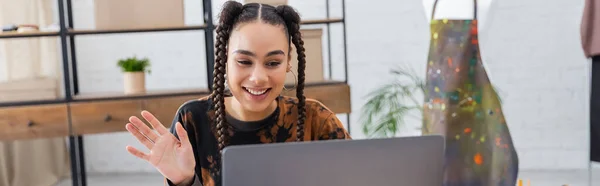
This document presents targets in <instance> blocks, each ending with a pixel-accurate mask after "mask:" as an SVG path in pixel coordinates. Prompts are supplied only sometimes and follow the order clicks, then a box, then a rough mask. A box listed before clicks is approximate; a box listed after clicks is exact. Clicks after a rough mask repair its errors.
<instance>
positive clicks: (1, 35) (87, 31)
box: [0, 18, 344, 38]
mask: <svg viewBox="0 0 600 186" xmlns="http://www.w3.org/2000/svg"><path fill="white" fill-rule="evenodd" d="M341 22H344V19H342V18H332V19H311V20H304V21H302V22H301V24H303V25H313V24H329V23H341ZM206 28H207V27H206V25H198V26H182V27H163V28H159V27H157V28H129V29H71V30H69V31H68V32H67V34H68V35H92V34H119V33H141V32H167V31H186V30H204V29H206ZM47 36H59V32H38V31H32V32H0V38H25V37H47Z"/></svg>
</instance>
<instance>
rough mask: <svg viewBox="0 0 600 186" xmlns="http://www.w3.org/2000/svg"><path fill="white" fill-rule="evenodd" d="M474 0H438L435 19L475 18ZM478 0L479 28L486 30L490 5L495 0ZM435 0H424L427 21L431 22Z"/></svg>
mask: <svg viewBox="0 0 600 186" xmlns="http://www.w3.org/2000/svg"><path fill="white" fill-rule="evenodd" d="M473 1H474V0H438V3H437V7H436V10H435V15H434V19H473V13H474V11H473V3H474V2H473ZM476 1H477V24H478V27H479V30H482V31H483V30H485V28H486V25H489V20H491V19H490V18H489V17H490V15H492V14H491V13H490V10H491V9H490V7H492V5H493V4H492V3H493V2H495V1H494V0H476ZM434 3H435V0H423V6H424V8H425V16H427V21H428V22H431V12H432V11H433V4H434Z"/></svg>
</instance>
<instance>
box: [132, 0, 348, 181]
mask: <svg viewBox="0 0 600 186" xmlns="http://www.w3.org/2000/svg"><path fill="white" fill-rule="evenodd" d="M299 23H300V16H299V15H298V13H297V12H296V11H295V10H294V9H293V8H292V7H290V6H287V5H281V6H277V7H273V6H270V5H265V4H256V3H249V4H246V5H242V4H240V3H238V2H235V1H228V2H226V3H225V5H224V7H223V10H222V12H221V14H220V20H219V27H217V30H216V31H217V39H216V41H217V42H216V46H215V48H216V50H215V51H216V54H217V57H216V61H215V71H214V81H213V82H214V84H213V92H212V94H211V95H210V96H208V97H204V98H200V99H198V100H190V101H188V102H186V103H184V104H183V105H182V106H181V107H180V108H179V110H178V111H177V114H176V116H175V118H174V120H173V121H172V122H173V125H172V128H171V129H170V131H169V130H168V129H166V128H165V127H164V125H163V124H162V123H161V122H160V121H158V120H157V119H156V118H155V117H154V116H153V115H152V114H151V113H149V112H146V111H144V112H142V116H143V117H144V119H145V120H146V121H148V122H149V123H150V124H151V125H152V127H153V128H154V129H156V131H157V133H155V132H153V131H152V130H151V129H150V128H149V127H147V126H146V125H145V124H144V123H143V122H142V120H140V119H139V118H137V117H135V116H132V117H131V118H130V122H131V123H128V124H127V125H126V128H127V130H128V131H129V132H130V133H131V134H132V135H134V136H135V137H136V138H137V139H138V140H139V141H140V142H141V143H142V144H144V145H145V146H146V147H147V148H148V149H149V150H150V153H149V154H146V153H143V152H141V151H140V150H138V149H136V148H133V147H131V146H128V147H127V150H128V151H129V152H130V153H131V154H133V155H135V156H137V157H139V158H141V159H144V160H146V161H148V162H150V163H151V164H152V165H153V166H154V167H155V168H156V169H157V170H158V171H159V172H160V173H161V174H163V176H165V177H166V178H167V179H166V181H167V183H168V184H169V185H205V186H213V185H221V174H220V172H221V170H220V167H221V152H222V150H223V149H224V148H225V147H226V146H231V145H245V144H261V143H280V142H294V141H311V140H330V139H350V136H349V134H348V132H347V131H346V130H345V129H344V127H343V125H342V123H341V122H340V120H339V119H338V118H337V117H336V114H335V113H334V112H332V111H331V110H330V109H329V108H327V107H325V105H323V104H322V103H320V102H318V101H316V100H313V99H307V98H305V97H304V92H303V91H304V79H305V78H304V69H305V65H306V61H305V54H304V46H303V45H304V42H303V41H302V36H301V34H300V31H299ZM292 44H293V45H294V46H295V48H296V49H297V50H296V51H297V56H298V57H297V60H298V64H291V63H290V61H291V55H290V51H292ZM292 65H298V66H297V69H298V80H297V82H298V83H297V85H296V97H287V96H282V95H281V92H282V90H283V89H284V84H285V80H286V74H287V73H289V72H291V69H292ZM225 86H227V87H228V88H227V89H226V88H225Z"/></svg>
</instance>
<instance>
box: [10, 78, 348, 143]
mask: <svg viewBox="0 0 600 186" xmlns="http://www.w3.org/2000/svg"><path fill="white" fill-rule="evenodd" d="M295 94H296V91H293V90H291V91H283V92H282V95H286V96H292V97H293V96H296V95H295ZM208 95H209V92H208V91H201V90H179V91H156V92H149V93H148V94H143V95H137V96H125V95H123V94H118V93H116V94H105V95H101V94H97V95H86V96H78V97H76V99H77V100H76V101H74V102H71V103H69V104H66V103H59V104H47V105H28V106H22V107H6V108H0V128H3V130H2V131H0V140H16V139H34V138H47V137H61V136H62V137H64V136H67V135H68V134H69V128H68V123H69V122H68V121H69V118H68V117H71V118H70V120H71V122H72V127H73V128H72V132H73V134H76V135H84V134H98V133H110V132H121V131H125V127H124V126H125V124H126V123H127V122H128V118H129V117H130V116H133V115H135V116H139V114H140V112H141V111H142V110H148V111H149V112H151V113H153V114H154V115H155V116H156V117H157V118H158V119H159V120H160V121H162V122H163V124H164V125H165V126H166V127H169V126H170V125H171V121H172V120H173V117H174V116H175V112H176V111H177V109H178V108H179V107H180V106H181V104H183V103H185V102H186V101H189V100H194V99H198V98H201V97H204V96H208ZM304 95H305V96H306V98H308V99H315V100H317V101H319V102H321V103H323V104H324V105H326V106H327V107H328V108H329V109H331V111H333V112H335V113H338V114H339V113H350V112H351V105H350V86H349V85H348V84H346V83H344V82H339V81H330V82H324V83H310V84H307V85H306V87H305V88H304ZM68 107H70V109H68ZM67 110H70V114H69V113H68V112H67ZM6 129H8V130H6Z"/></svg>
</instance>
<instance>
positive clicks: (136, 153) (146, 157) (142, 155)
mask: <svg viewBox="0 0 600 186" xmlns="http://www.w3.org/2000/svg"><path fill="white" fill-rule="evenodd" d="M126 149H127V152H129V153H130V154H132V155H134V156H136V157H138V158H140V159H143V160H146V161H149V160H150V156H149V155H148V154H146V153H143V152H141V151H139V150H137V149H136V148H135V147H132V146H127V147H126Z"/></svg>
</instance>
